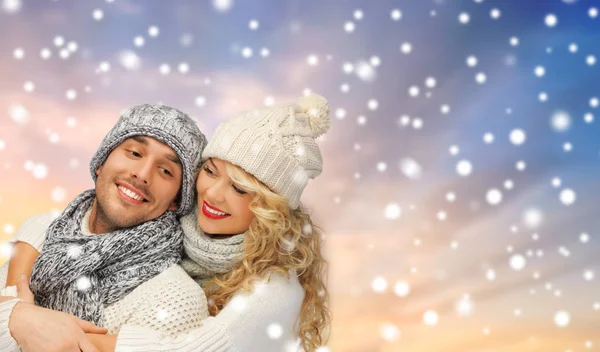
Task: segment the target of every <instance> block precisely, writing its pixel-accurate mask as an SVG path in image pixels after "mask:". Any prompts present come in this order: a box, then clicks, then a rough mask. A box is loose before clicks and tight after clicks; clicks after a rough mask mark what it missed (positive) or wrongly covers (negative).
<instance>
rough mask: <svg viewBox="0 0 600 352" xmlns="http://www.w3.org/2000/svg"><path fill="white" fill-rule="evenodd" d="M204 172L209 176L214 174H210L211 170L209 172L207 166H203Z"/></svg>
mask: <svg viewBox="0 0 600 352" xmlns="http://www.w3.org/2000/svg"><path fill="white" fill-rule="evenodd" d="M204 171H206V173H207V174H209V175H214V174H215V173H214V172H212V170H211V169H210V168H209V167H207V166H205V167H204Z"/></svg>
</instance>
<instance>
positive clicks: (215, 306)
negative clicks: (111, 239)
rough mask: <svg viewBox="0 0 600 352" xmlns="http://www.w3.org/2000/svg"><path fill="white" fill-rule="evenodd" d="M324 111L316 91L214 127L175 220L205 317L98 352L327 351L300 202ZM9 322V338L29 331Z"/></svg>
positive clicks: (105, 341) (313, 254) (132, 330)
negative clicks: (189, 202) (186, 327)
mask: <svg viewBox="0 0 600 352" xmlns="http://www.w3.org/2000/svg"><path fill="white" fill-rule="evenodd" d="M328 113H329V109H328V105H327V102H326V100H325V99H324V98H322V97H320V96H317V95H313V96H309V97H305V98H302V99H300V100H298V102H297V103H295V104H283V105H280V106H276V107H272V108H267V109H261V110H255V111H250V112H246V113H243V114H241V115H239V116H238V117H237V118H235V119H234V120H232V121H229V122H226V123H223V124H221V125H220V126H219V127H218V128H217V130H216V132H215V135H214V137H213V139H212V140H211V141H210V142H209V144H208V145H207V147H206V149H205V150H204V153H203V159H205V162H204V165H203V167H202V169H201V172H200V174H199V176H198V180H197V186H196V189H197V191H198V209H197V211H196V213H194V214H192V215H188V216H185V217H183V218H182V220H181V223H182V227H183V229H184V233H185V236H184V248H185V251H186V254H187V257H186V258H185V259H184V261H183V263H182V266H183V267H184V268H185V269H186V271H187V272H188V273H189V274H190V276H192V277H193V278H195V279H197V281H198V282H199V283H200V285H201V286H202V287H203V289H204V291H205V293H206V296H207V298H208V305H209V311H210V313H211V317H209V318H207V319H206V320H204V321H203V322H202V326H201V327H199V328H197V329H194V330H192V331H191V332H190V333H188V334H186V335H180V336H178V337H177V338H175V339H172V338H161V337H159V336H157V334H156V333H154V332H153V331H152V330H150V329H148V328H143V327H138V326H135V325H131V324H125V325H123V326H121V330H120V332H119V334H118V335H116V336H115V335H108V336H103V335H91V338H92V340H93V341H94V343H95V344H96V345H97V346H98V347H99V348H100V349H102V350H116V351H120V350H123V351H125V350H127V351H148V350H153V351H163V350H164V351H280V350H282V349H283V348H285V347H286V346H288V345H293V343H294V342H295V340H297V338H299V339H300V345H301V347H302V348H303V349H304V350H305V351H314V350H316V349H317V348H318V347H319V346H322V345H324V343H325V340H326V336H325V328H326V327H327V326H328V325H329V323H330V313H329V309H328V306H327V304H328V299H329V295H328V293H327V289H326V287H325V278H324V275H325V269H326V262H325V260H324V259H323V257H322V254H321V241H322V240H321V233H320V231H319V230H318V229H317V228H315V227H314V226H313V224H312V221H311V219H310V216H309V215H308V214H306V213H305V212H304V210H303V209H302V208H301V207H300V206H299V203H300V202H299V200H300V195H301V193H302V191H303V190H304V187H305V186H306V184H307V182H308V180H309V179H310V178H314V177H316V176H318V175H319V174H320V173H321V167H322V160H321V154H320V151H319V148H318V146H317V145H316V143H315V140H314V139H315V138H316V137H318V136H319V135H321V134H323V133H324V132H325V131H326V130H327V129H328V128H329V124H330V121H329V118H328ZM196 216H197V218H196ZM0 309H2V307H1V305H0ZM18 315H19V314H15V313H13V316H15V318H16V317H17V316H18ZM19 319H20V318H19ZM12 323H13V321H12V319H11V332H12V333H13V335H15V337H17V336H24V335H26V334H24V333H23V331H15V330H19V329H15V330H13V329H12V325H13V324H12ZM14 325H19V324H17V323H15V324H14ZM21 330H23V329H21ZM23 339H27V337H23ZM17 340H19V337H17ZM19 342H22V343H24V341H20V340H19Z"/></svg>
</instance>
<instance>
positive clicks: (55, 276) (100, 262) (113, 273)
mask: <svg viewBox="0 0 600 352" xmlns="http://www.w3.org/2000/svg"><path fill="white" fill-rule="evenodd" d="M94 198H95V192H94V191H93V190H88V191H85V192H83V193H81V194H80V195H78V196H77V197H75V199H74V200H73V201H71V203H69V205H68V206H67V208H66V209H65V210H64V211H63V213H62V214H61V215H60V216H59V217H58V218H57V219H56V220H54V221H53V222H52V224H51V225H50V227H49V228H48V232H47V234H46V240H45V243H44V248H43V249H42V251H41V253H40V256H39V257H38V259H37V260H36V262H35V264H34V266H33V269H32V272H31V283H30V285H31V290H32V292H33V293H34V295H35V301H36V304H37V305H39V306H42V307H46V308H50V309H54V310H60V311H63V312H67V313H70V314H73V315H75V316H78V317H80V318H81V319H84V320H88V321H91V322H93V323H96V324H97V323H98V322H99V321H100V318H101V316H102V313H103V309H104V306H105V305H108V304H111V303H114V302H116V301H117V300H119V299H121V298H122V297H123V296H125V295H126V294H128V293H129V292H131V291H132V290H133V289H135V288H136V287H137V286H138V285H140V284H141V283H143V282H145V281H147V280H149V279H151V278H152V277H154V276H156V275H158V274H159V273H161V272H162V271H164V270H166V269H167V268H168V267H170V266H171V265H172V264H174V263H177V262H178V261H179V260H180V259H181V249H182V237H183V232H182V230H181V227H180V226H179V222H178V221H177V218H176V216H175V214H174V213H172V212H166V213H165V214H163V215H161V216H160V217H158V218H156V219H154V220H150V221H147V222H145V223H143V224H140V225H138V226H135V227H130V228H124V229H119V230H116V231H113V232H110V233H105V234H98V235H94V236H86V235H84V234H82V231H81V228H82V225H81V221H82V218H83V217H84V215H85V213H86V212H87V211H89V209H90V208H91V206H92V203H93V201H94Z"/></svg>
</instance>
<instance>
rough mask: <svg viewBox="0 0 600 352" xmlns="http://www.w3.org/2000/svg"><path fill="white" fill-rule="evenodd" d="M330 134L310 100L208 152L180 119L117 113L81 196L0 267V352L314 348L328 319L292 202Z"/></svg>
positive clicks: (220, 131) (311, 243)
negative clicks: (90, 182)
mask: <svg viewBox="0 0 600 352" xmlns="http://www.w3.org/2000/svg"><path fill="white" fill-rule="evenodd" d="M329 126H330V120H329V106H328V104H327V101H326V100H325V99H324V98H323V97H322V96H319V95H316V94H313V95H309V96H306V97H302V98H300V99H298V100H297V101H296V102H293V103H287V104H281V105H277V106H273V107H268V108H261V109H256V110H252V111H248V112H244V113H241V114H239V115H238V116H236V117H235V118H233V119H232V120H230V121H227V122H224V123H222V124H220V125H219V126H218V127H217V129H216V131H215V134H214V136H213V137H212V139H211V140H210V141H209V142H207V140H206V138H205V137H204V135H203V134H202V132H201V131H200V130H199V129H198V127H197V126H196V124H195V123H194V122H193V121H192V120H191V119H190V117H189V116H188V115H186V114H185V113H183V112H181V111H179V110H177V109H174V108H171V107H168V106H164V105H139V106H135V107H133V108H131V109H129V110H127V111H126V112H125V113H123V115H122V116H121V117H120V118H119V120H118V121H117V123H116V124H115V125H114V126H113V128H112V129H111V130H110V131H109V132H108V134H107V135H106V136H105V137H104V139H103V140H102V142H101V143H100V146H99V148H98V150H97V151H96V153H95V154H94V156H93V157H92V160H91V162H90V173H91V175H92V178H93V180H94V182H95V187H94V189H90V190H87V191H84V192H83V193H81V194H79V195H78V196H77V197H75V199H73V200H72V201H71V202H70V203H69V204H68V206H67V207H66V208H65V210H64V211H63V212H62V213H61V214H59V215H58V216H57V217H56V216H55V215H54V214H52V213H47V214H41V215H36V216H33V217H31V218H29V219H27V220H26V221H25V222H23V224H22V225H21V226H20V227H19V229H18V231H17V233H16V235H15V237H14V239H13V241H15V244H14V247H13V255H12V257H11V259H10V261H9V262H7V263H6V264H5V265H4V266H2V267H1V268H0V286H1V287H5V288H4V290H3V291H2V292H1V293H0V295H1V297H0V351H4V352H9V351H20V350H21V351H25V352H34V351H35V352H37V351H49V352H63V351H68V352H71V351H85V352H97V351H128V352H135V351H175V352H184V351H190V352H191V351H197V352H200V351H202V352H210V351H215V352H216V351H219V352H221V351H228V352H229V351H231V352H233V351H236V352H238V351H239V352H241V351H296V350H304V351H306V352H308V351H315V350H316V349H318V348H319V347H320V346H324V344H325V342H326V339H327V331H328V329H329V324H330V321H331V315H330V311H329V294H328V291H327V287H326V274H327V273H326V269H327V263H326V261H325V260H324V258H323V255H322V233H321V231H320V230H319V229H318V228H317V227H316V226H315V225H314V224H313V222H312V220H311V218H310V216H309V215H308V214H307V212H306V211H305V210H304V209H303V207H302V206H301V204H300V196H301V195H302V191H303V190H304V188H305V186H306V185H307V183H308V181H309V179H312V178H315V177H316V176H318V175H319V174H320V173H321V170H322V163H323V161H322V157H321V152H320V150H319V147H318V146H317V144H316V143H315V138H317V137H318V136H320V135H322V134H323V133H325V132H326V131H327V129H328V128H329Z"/></svg>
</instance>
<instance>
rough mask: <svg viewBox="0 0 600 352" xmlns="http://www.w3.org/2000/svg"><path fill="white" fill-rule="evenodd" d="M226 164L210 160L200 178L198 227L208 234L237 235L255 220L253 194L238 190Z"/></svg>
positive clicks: (197, 186)
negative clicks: (251, 208)
mask: <svg viewBox="0 0 600 352" xmlns="http://www.w3.org/2000/svg"><path fill="white" fill-rule="evenodd" d="M227 164H229V162H227V161H223V160H220V159H216V158H211V159H208V160H207V161H206V162H205V163H204V165H202V169H201V170H200V174H199V175H198V181H197V182H196V190H197V191H198V225H200V228H201V229H202V231H204V232H205V233H207V234H210V235H213V236H218V235H236V234H239V233H242V232H245V231H246V230H248V228H249V227H250V223H251V222H252V220H253V219H254V213H252V211H250V202H251V201H252V195H251V194H249V193H246V192H245V191H244V190H242V189H241V188H239V187H238V186H237V185H236V184H235V183H233V181H232V180H231V178H229V175H228V174H227V170H226V165H227Z"/></svg>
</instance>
